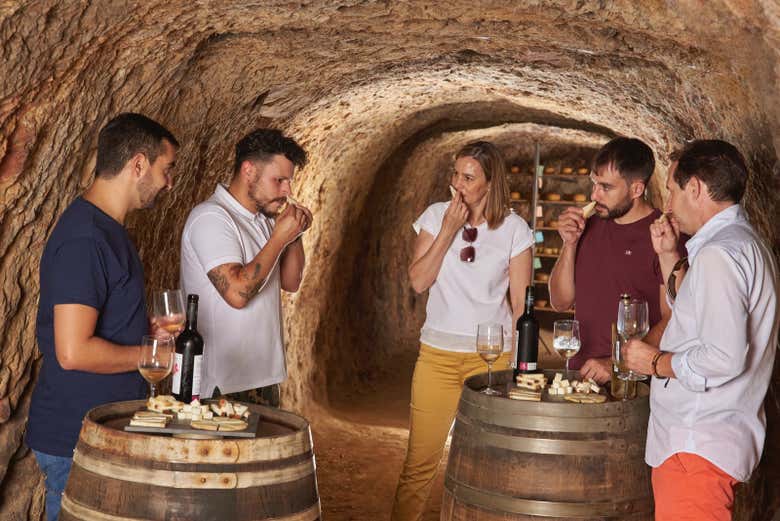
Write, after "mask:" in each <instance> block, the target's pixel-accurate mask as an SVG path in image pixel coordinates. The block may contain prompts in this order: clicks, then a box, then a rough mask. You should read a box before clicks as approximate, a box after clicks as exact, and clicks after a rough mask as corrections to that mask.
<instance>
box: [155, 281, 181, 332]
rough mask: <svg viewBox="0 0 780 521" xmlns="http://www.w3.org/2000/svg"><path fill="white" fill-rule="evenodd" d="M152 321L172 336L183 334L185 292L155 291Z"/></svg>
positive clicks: (175, 290)
mask: <svg viewBox="0 0 780 521" xmlns="http://www.w3.org/2000/svg"><path fill="white" fill-rule="evenodd" d="M152 320H153V321H154V322H156V323H157V325H158V326H160V328H162V329H163V330H165V331H166V332H167V333H168V334H169V335H171V336H176V335H178V334H179V333H181V331H182V330H183V329H184V292H183V291H182V290H180V289H166V290H162V291H155V292H154V296H153V300H152Z"/></svg>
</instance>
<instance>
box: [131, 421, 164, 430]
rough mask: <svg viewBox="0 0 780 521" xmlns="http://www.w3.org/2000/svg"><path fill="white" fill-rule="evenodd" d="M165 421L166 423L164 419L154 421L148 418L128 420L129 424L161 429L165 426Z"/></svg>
mask: <svg viewBox="0 0 780 521" xmlns="http://www.w3.org/2000/svg"><path fill="white" fill-rule="evenodd" d="M165 423H166V422H165V420H162V421H155V420H149V419H142V420H141V419H139V420H136V419H135V418H133V419H132V420H130V425H132V426H133V427H154V428H158V429H163V428H165Z"/></svg>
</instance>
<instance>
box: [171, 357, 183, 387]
mask: <svg viewBox="0 0 780 521" xmlns="http://www.w3.org/2000/svg"><path fill="white" fill-rule="evenodd" d="M175 355H176V356H175V358H174V361H173V371H172V373H173V382H172V384H171V392H173V393H174V394H179V393H181V366H182V362H183V361H184V359H183V357H182V355H181V354H179V353H175Z"/></svg>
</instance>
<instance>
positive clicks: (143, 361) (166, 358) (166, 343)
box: [138, 336, 173, 398]
mask: <svg viewBox="0 0 780 521" xmlns="http://www.w3.org/2000/svg"><path fill="white" fill-rule="evenodd" d="M172 367H173V338H172V337H166V338H161V337H156V336H144V337H143V338H142V339H141V354H140V356H139V357H138V372H140V373H141V376H143V377H144V380H146V381H147V382H149V396H150V397H151V398H154V397H155V396H157V387H156V385H157V383H159V382H160V381H161V380H162V379H163V378H165V377H166V376H168V374H170V372H171V368H172Z"/></svg>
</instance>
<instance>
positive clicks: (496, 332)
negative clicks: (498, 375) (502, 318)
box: [477, 322, 504, 395]
mask: <svg viewBox="0 0 780 521" xmlns="http://www.w3.org/2000/svg"><path fill="white" fill-rule="evenodd" d="M503 351H504V326H503V325H501V324H496V323H492V322H489V323H484V324H479V325H478V326H477V353H479V356H480V357H482V360H484V361H485V362H486V363H487V366H488V385H487V387H486V388H485V389H484V390H482V391H480V392H481V393H483V394H489V395H495V394H501V393H500V392H499V391H496V390H495V389H493V388H492V387H491V386H492V385H493V372H492V370H493V362H495V361H496V360H497V359H498V357H499V356H501V353H502V352H503Z"/></svg>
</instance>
